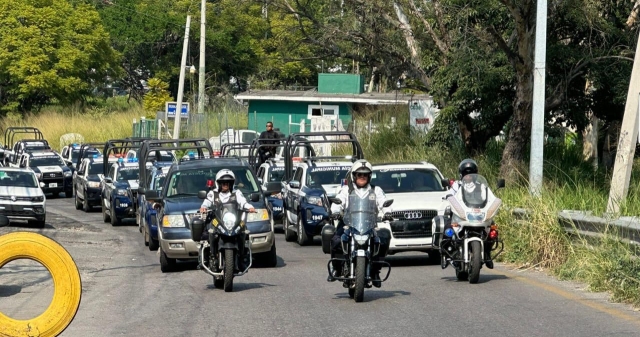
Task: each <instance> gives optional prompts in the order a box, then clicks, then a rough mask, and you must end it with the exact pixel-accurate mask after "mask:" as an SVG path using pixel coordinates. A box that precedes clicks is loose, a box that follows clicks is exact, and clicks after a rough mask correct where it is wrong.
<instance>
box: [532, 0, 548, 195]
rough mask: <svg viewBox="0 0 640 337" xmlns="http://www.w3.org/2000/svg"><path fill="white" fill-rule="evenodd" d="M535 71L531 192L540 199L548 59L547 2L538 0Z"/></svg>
mask: <svg viewBox="0 0 640 337" xmlns="http://www.w3.org/2000/svg"><path fill="white" fill-rule="evenodd" d="M535 44H536V46H535V53H534V69H533V111H532V114H531V155H530V157H531V159H530V161H529V192H530V193H531V194H532V195H534V196H536V197H539V196H540V193H541V192H542V174H543V163H544V103H545V99H546V98H545V92H544V89H545V67H546V62H545V61H546V60H545V59H546V57H547V0H538V6H537V9H536V42H535Z"/></svg>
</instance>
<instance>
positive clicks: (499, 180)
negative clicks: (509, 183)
mask: <svg viewBox="0 0 640 337" xmlns="http://www.w3.org/2000/svg"><path fill="white" fill-rule="evenodd" d="M504 185H505V182H504V179H498V189H500V188H504Z"/></svg>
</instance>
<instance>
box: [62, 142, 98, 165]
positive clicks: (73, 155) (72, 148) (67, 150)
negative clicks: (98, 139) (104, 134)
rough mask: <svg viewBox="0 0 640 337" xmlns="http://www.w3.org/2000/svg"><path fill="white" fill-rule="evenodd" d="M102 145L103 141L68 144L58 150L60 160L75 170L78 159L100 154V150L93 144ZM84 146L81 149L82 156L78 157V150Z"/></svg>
mask: <svg viewBox="0 0 640 337" xmlns="http://www.w3.org/2000/svg"><path fill="white" fill-rule="evenodd" d="M98 145H104V143H91V144H75V143H74V144H69V145H67V146H65V147H63V148H62V151H60V156H62V160H64V161H65V163H67V164H71V168H72V169H73V170H75V169H76V168H77V167H76V165H77V163H78V161H79V160H78V159H80V160H82V159H84V158H93V157H94V156H95V155H100V154H101V152H100V150H98V149H97V148H96V147H95V146H98ZM82 147H84V148H85V149H84V151H82V158H80V150H81V148H82Z"/></svg>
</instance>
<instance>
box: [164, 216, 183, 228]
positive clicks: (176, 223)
mask: <svg viewBox="0 0 640 337" xmlns="http://www.w3.org/2000/svg"><path fill="white" fill-rule="evenodd" d="M162 227H185V224H184V219H183V218H182V214H175V215H165V216H164V217H162Z"/></svg>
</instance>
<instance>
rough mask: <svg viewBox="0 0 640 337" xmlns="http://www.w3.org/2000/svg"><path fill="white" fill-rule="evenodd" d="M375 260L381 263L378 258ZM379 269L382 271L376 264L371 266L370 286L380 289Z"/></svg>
mask: <svg viewBox="0 0 640 337" xmlns="http://www.w3.org/2000/svg"><path fill="white" fill-rule="evenodd" d="M376 260H379V261H381V259H380V258H377V259H376ZM380 269H382V266H381V265H380V264H377V263H372V264H371V284H372V285H373V286H374V287H376V288H380V287H381V286H382V279H381V278H380Z"/></svg>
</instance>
